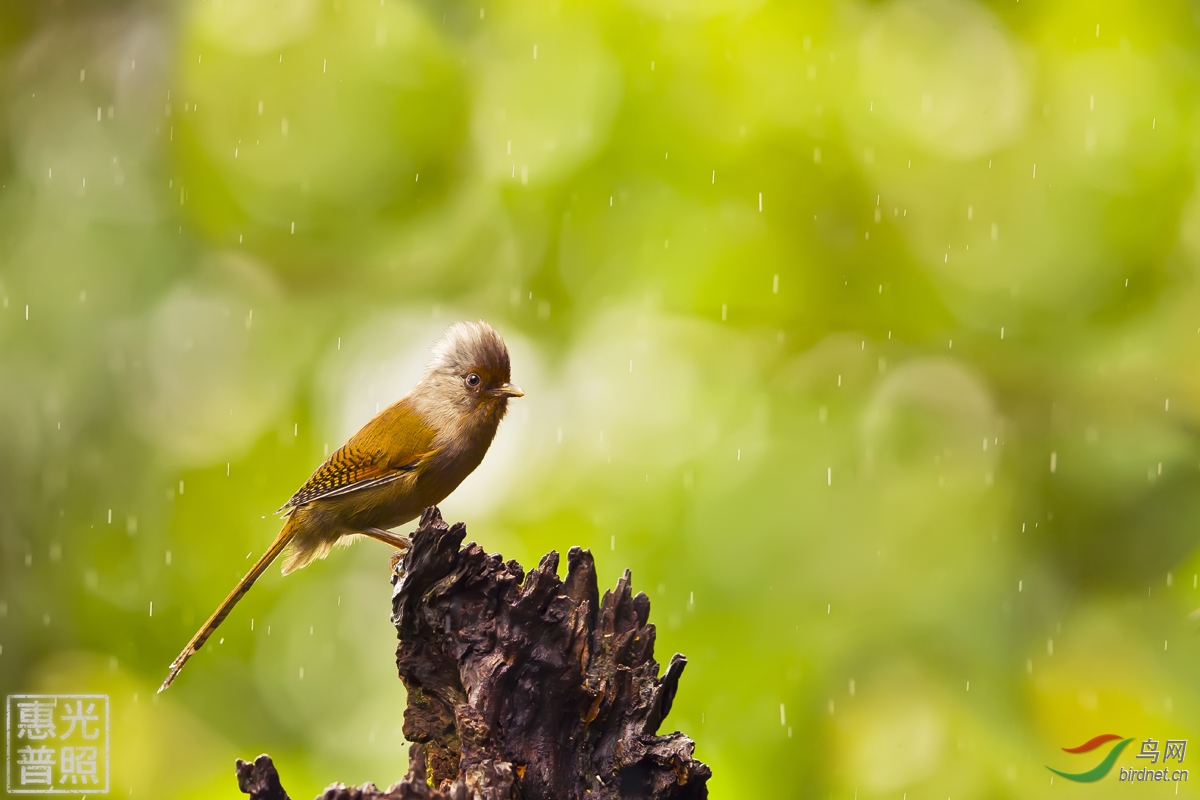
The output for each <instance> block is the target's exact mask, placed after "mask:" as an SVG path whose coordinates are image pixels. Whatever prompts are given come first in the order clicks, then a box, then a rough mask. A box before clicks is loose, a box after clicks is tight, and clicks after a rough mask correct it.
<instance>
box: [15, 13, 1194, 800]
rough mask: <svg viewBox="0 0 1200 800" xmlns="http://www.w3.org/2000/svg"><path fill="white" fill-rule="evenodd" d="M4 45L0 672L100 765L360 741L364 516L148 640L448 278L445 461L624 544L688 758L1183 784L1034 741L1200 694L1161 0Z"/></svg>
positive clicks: (1177, 176) (1189, 235)
mask: <svg viewBox="0 0 1200 800" xmlns="http://www.w3.org/2000/svg"><path fill="white" fill-rule="evenodd" d="M0 64H2V75H3V84H2V96H0V184H2V188H0V687H2V688H3V689H4V691H5V693H6V694H10V693H18V692H19V693H30V692H71V693H83V692H101V693H107V694H109V695H110V696H111V698H112V706H113V729H112V730H113V740H112V750H111V755H112V770H113V787H114V788H113V794H114V796H120V797H129V796H132V797H144V798H147V797H148V798H180V799H182V798H213V797H229V798H236V797H241V796H242V795H240V794H239V793H238V792H237V788H236V784H235V781H234V779H233V771H232V766H233V760H234V759H235V758H237V757H243V758H245V757H252V756H254V755H256V754H258V753H260V752H264V751H266V752H270V753H271V754H272V755H273V756H274V757H275V759H276V762H277V763H278V764H279V766H280V769H281V771H282V773H283V776H284V779H285V785H286V786H287V787H288V789H289V791H290V792H291V794H292V796H293V797H296V798H304V797H311V796H314V795H315V794H316V793H317V792H318V791H320V790H321V789H322V788H323V787H324V786H325V785H326V784H328V783H330V782H332V781H334V780H342V781H346V782H354V783H360V782H364V781H368V780H371V781H375V782H377V783H379V784H380V785H386V784H388V783H390V782H392V781H394V780H397V779H399V778H400V777H401V776H402V775H403V773H404V771H405V754H406V747H405V745H404V742H403V738H402V736H401V733H400V725H401V709H402V708H403V704H404V697H403V689H402V687H401V686H400V684H399V682H398V681H397V680H396V678H395V669H394V664H393V658H392V653H393V650H394V646H395V642H394V630H393V629H392V628H391V627H390V626H389V624H388V618H387V617H388V610H389V604H388V598H389V596H390V586H389V585H388V580H387V556H388V553H387V551H386V548H384V547H383V546H382V545H379V544H377V543H374V542H366V543H361V544H357V545H355V546H354V547H352V548H350V549H348V550H339V551H337V552H336V553H334V555H333V556H331V557H330V558H329V559H328V560H327V561H324V562H320V563H317V564H314V565H313V566H311V567H309V568H307V569H305V570H303V571H302V572H299V573H297V574H295V575H292V576H289V577H288V578H287V579H286V580H284V579H281V578H280V576H279V574H278V571H277V570H271V571H270V573H269V574H268V575H267V576H266V577H265V578H264V579H263V580H261V581H260V582H259V584H258V585H257V587H256V588H255V589H254V591H253V592H252V593H251V594H250V595H249V596H248V597H247V599H246V600H244V601H243V603H242V604H241V605H240V606H239V607H238V609H237V611H236V612H235V613H234V614H233V616H232V617H231V618H230V619H229V621H228V622H227V623H226V624H225V626H224V627H223V628H222V629H221V632H220V634H219V635H218V637H217V638H215V639H214V640H212V641H210V643H209V645H208V646H207V647H206V648H205V649H204V650H203V651H202V652H201V653H200V655H199V656H197V657H196V658H195V659H194V660H193V661H192V662H191V664H190V665H189V667H188V669H187V670H185V672H184V673H183V674H182V676H181V678H180V680H179V681H178V682H177V683H176V684H175V686H174V687H173V688H172V689H171V690H170V691H169V692H167V693H165V694H163V695H155V693H154V690H155V688H156V687H157V685H158V683H159V681H160V680H161V679H162V678H163V676H164V674H165V669H166V666H167V664H168V663H169V662H170V661H171V659H172V658H173V657H174V656H175V654H176V653H177V652H178V650H179V649H180V647H181V646H182V645H183V643H184V642H185V641H186V640H187V638H188V637H189V636H190V635H191V634H192V632H193V631H194V629H195V628H196V627H197V625H198V624H199V623H200V622H201V621H202V620H203V619H204V618H205V617H206V616H207V614H208V613H209V612H210V610H211V608H212V607H213V606H214V605H215V604H216V603H217V602H218V601H219V600H220V599H221V598H222V597H223V596H224V595H225V593H226V592H227V591H228V590H229V588H231V586H232V585H233V583H234V582H235V581H236V579H237V578H238V577H239V576H240V575H241V573H242V572H243V571H244V570H245V569H246V567H247V566H248V559H252V558H254V557H257V555H258V554H259V553H260V552H261V551H262V550H263V549H264V548H265V547H266V545H267V544H268V543H269V541H270V540H271V539H272V537H273V536H274V534H275V533H276V531H277V527H278V521H277V520H276V519H275V518H273V517H272V516H271V514H270V512H271V511H272V510H273V509H274V508H276V507H278V506H279V505H280V504H281V503H282V502H283V501H284V500H285V499H286V498H287V497H288V496H289V495H290V494H291V492H292V491H293V490H294V489H295V488H296V487H297V486H298V485H299V484H300V483H301V482H302V481H303V480H304V479H305V478H306V477H307V476H308V474H309V473H310V472H311V471H312V470H313V469H314V468H315V467H316V466H317V465H318V464H319V463H320V461H321V460H322V458H323V456H324V455H325V454H326V453H328V452H329V451H330V450H331V449H332V448H334V447H336V446H338V445H339V444H340V443H341V442H342V441H343V440H344V439H345V437H347V436H348V435H349V434H351V433H352V432H353V431H354V430H356V429H357V427H358V426H359V425H361V424H362V423H363V422H365V421H366V419H368V418H369V417H370V416H371V414H372V413H373V412H374V411H375V409H376V408H379V407H381V406H382V405H386V404H387V403H390V402H392V401H393V400H395V399H396V398H398V397H399V396H400V395H402V394H403V393H404V392H405V391H407V389H408V387H409V386H410V385H411V384H412V382H413V381H414V380H415V379H416V377H417V376H418V375H419V374H420V370H421V368H422V365H423V363H424V361H425V359H426V357H427V352H428V347H429V345H430V344H431V343H432V342H433V341H434V340H435V339H436V338H437V336H438V335H439V334H440V332H441V330H442V329H443V328H444V327H445V326H447V325H448V324H450V323H451V322H453V321H454V320H457V319H461V318H468V319H473V318H480V317H482V318H485V319H487V320H489V321H490V322H492V323H493V324H494V325H496V326H497V327H498V328H499V329H500V330H501V331H502V333H503V334H504V335H505V337H506V338H507V340H508V342H509V344H510V349H511V351H512V356H513V377H514V380H515V381H516V382H518V383H519V384H520V385H521V386H522V387H524V388H525V390H526V392H527V396H526V397H525V398H523V399H521V400H519V401H517V402H515V403H514V404H513V410H512V411H511V413H510V417H509V418H508V419H507V420H506V421H505V423H504V425H503V426H502V428H501V431H500V434H499V436H498V438H497V440H496V442H495V444H494V446H493V447H492V451H491V452H490V453H489V455H488V458H487V459H486V461H485V463H484V465H483V466H482V467H481V468H480V469H479V470H478V471H477V472H476V474H474V475H473V476H472V477H470V478H469V479H468V480H467V481H466V482H465V483H464V484H463V485H462V487H461V488H460V489H459V490H458V491H457V492H455V493H454V495H452V496H451V497H450V498H449V499H448V500H447V501H446V502H445V503H444V504H443V512H444V514H445V515H446V517H447V518H448V519H450V520H463V521H465V522H466V523H467V525H468V530H469V536H470V538H472V539H475V540H477V541H479V542H481V543H483V544H484V546H485V547H486V548H487V549H488V550H490V551H498V552H501V553H503V554H504V555H505V556H506V557H511V558H516V559H519V560H521V561H522V562H524V563H526V564H531V563H535V562H536V560H537V559H538V557H539V556H540V555H541V554H542V553H544V552H546V551H547V550H550V549H557V550H559V551H565V550H566V549H567V548H569V547H571V546H572V545H582V546H585V547H590V548H591V549H592V551H593V552H594V553H595V554H596V556H597V561H598V567H599V571H600V574H601V582H602V584H603V585H612V584H613V583H614V582H615V580H616V578H617V576H618V575H619V574H620V573H621V572H622V571H623V570H624V569H625V568H627V567H628V568H631V569H632V571H633V580H634V585H635V588H639V589H642V590H644V591H646V592H647V594H649V595H650V597H651V599H652V602H653V610H652V614H651V618H652V621H655V622H656V623H657V625H658V635H659V638H658V647H659V656H660V659H661V660H663V661H665V660H666V658H668V657H669V656H670V654H671V653H672V652H674V651H681V652H684V653H686V654H687V655H688V657H689V659H690V663H689V667H688V670H687V673H686V675H685V677H684V680H683V683H682V686H681V691H680V695H679V697H678V700H677V702H676V705H675V710H674V711H673V712H672V715H671V717H670V718H669V719H668V722H667V727H676V728H679V729H681V730H683V731H685V732H686V733H688V734H689V735H690V736H692V737H693V738H694V739H695V740H696V741H697V751H696V752H697V756H698V757H699V758H701V759H702V760H704V761H705V762H707V763H709V764H710V765H711V766H712V768H713V772H714V777H713V779H712V782H711V791H712V796H713V797H714V798H723V799H725V800H728V799H729V798H742V797H797V798H845V800H850V798H854V797H857V798H861V799H862V800H867V799H868V798H896V800H899V799H900V798H901V797H902V796H907V797H909V798H913V799H914V800H916V799H917V798H943V797H954V798H959V797H973V798H1040V797H1049V796H1056V795H1072V796H1075V795H1078V796H1080V797H1082V796H1084V794H1086V795H1087V796H1088V797H1092V798H1102V797H1108V796H1114V797H1115V796H1120V797H1128V796H1131V795H1138V796H1164V797H1165V796H1167V795H1172V796H1174V794H1175V792H1176V791H1178V794H1179V795H1180V796H1193V797H1195V796H1197V795H1198V794H1200V789H1198V787H1197V786H1196V781H1192V782H1191V783H1184V784H1180V785H1179V786H1178V787H1176V786H1175V785H1173V784H1170V785H1162V786H1150V787H1147V786H1142V787H1136V788H1135V787H1130V786H1127V785H1121V784H1119V783H1118V782H1117V780H1116V777H1115V775H1114V776H1110V777H1109V778H1107V779H1105V780H1104V781H1102V782H1100V783H1098V784H1093V785H1090V786H1076V785H1068V784H1066V782H1064V781H1062V780H1061V779H1059V780H1058V781H1057V782H1052V781H1051V780H1050V778H1051V774H1050V773H1049V772H1047V770H1046V769H1045V765H1046V764H1050V765H1051V766H1055V767H1057V768H1059V769H1064V770H1071V771H1074V770H1078V771H1082V770H1083V769H1086V768H1088V767H1090V766H1092V762H1091V761H1089V760H1088V759H1087V758H1086V757H1084V756H1068V755H1066V754H1064V753H1062V751H1061V750H1060V749H1059V748H1062V747H1067V746H1073V745H1077V744H1079V743H1080V742H1082V741H1084V740H1086V739H1088V738H1091V737H1092V736H1094V735H1096V734H1099V733H1108V732H1112V733H1117V734H1119V735H1122V736H1129V737H1137V738H1138V739H1139V740H1140V739H1145V738H1157V739H1159V740H1163V739H1166V738H1190V739H1195V738H1200V636H1198V635H1197V631H1196V623H1193V622H1191V621H1189V619H1188V614H1189V612H1190V611H1191V610H1192V609H1194V608H1196V607H1198V606H1200V589H1198V588H1197V582H1198V578H1197V577H1196V576H1197V574H1198V573H1200V548H1198V545H1200V369H1198V366H1200V282H1198V280H1197V278H1198V276H1200V192H1198V191H1197V188H1198V185H1197V170H1198V168H1200V114H1198V113H1197V112H1198V111H1200V5H1197V4H1196V3H1195V2H1191V3H1186V2H1169V1H1168V0H1163V2H1158V3H1155V4H1153V5H1149V6H1147V5H1145V4H1141V3H1136V2H1132V0H1129V2H1115V1H1114V2H1099V3H1097V2H1082V1H1076V2H1053V3H1051V2H1034V1H1033V0H1030V1H1029V2H992V3H981V2H972V1H971V0H886V1H885V2H866V1H865V0H831V2H819V3H816V2H814V3H787V2H766V1H765V0H621V1H620V2H618V0H606V2H596V1H589V0H581V1H580V2H574V1H573V0H554V2H541V0H500V1H499V2H494V1H493V0H485V2H483V3H482V4H479V3H476V4H466V3H458V2H452V0H381V1H377V0H272V2H267V1H266V0H196V2H187V3H177V4H168V3H166V2H157V3H156V2H149V1H148V0H147V1H146V2H99V1H98V0H96V1H93V2H85V1H83V0H80V2H70V3H34V2H29V3H8V4H5V5H3V6H2V7H0ZM151 604H153V612H152V613H151ZM252 621H253V630H251V625H252ZM1197 747H1200V743H1198V744H1197ZM1137 751H1138V747H1137V746H1133V747H1130V748H1128V749H1127V750H1126V752H1125V754H1124V755H1123V756H1122V757H1121V760H1120V761H1119V762H1118V764H1119V765H1123V766H1139V767H1140V766H1144V765H1145V762H1143V761H1139V760H1138V759H1137V758H1136V753H1137ZM1198 757H1200V756H1195V755H1192V756H1190V757H1189V759H1188V760H1189V761H1192V760H1194V759H1196V758H1198ZM1085 761H1086V762H1087V763H1084V762H1085ZM1184 766H1190V764H1188V763H1185V765H1184ZM1072 793H1074V794H1072Z"/></svg>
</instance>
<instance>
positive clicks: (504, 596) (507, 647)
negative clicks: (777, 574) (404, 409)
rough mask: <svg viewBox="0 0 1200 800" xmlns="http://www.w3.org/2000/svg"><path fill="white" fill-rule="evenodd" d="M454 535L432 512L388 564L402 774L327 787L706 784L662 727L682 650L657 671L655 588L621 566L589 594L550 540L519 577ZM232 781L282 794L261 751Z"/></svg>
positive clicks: (527, 795) (666, 789) (596, 788)
mask: <svg viewBox="0 0 1200 800" xmlns="http://www.w3.org/2000/svg"><path fill="white" fill-rule="evenodd" d="M465 536H466V528H465V527H464V526H463V525H462V523H458V524H456V525H454V526H453V527H447V526H446V524H445V522H443V521H442V517H441V514H440V513H438V511H437V509H436V508H434V509H429V510H427V511H426V513H425V515H424V516H423V517H422V519H421V524H420V526H419V527H418V529H417V531H416V532H415V533H414V534H413V537H412V539H413V546H412V547H411V548H410V549H409V550H408V551H407V552H406V553H405V555H404V557H403V559H402V560H400V562H399V564H398V566H397V568H396V570H395V574H394V575H393V584H394V585H395V589H394V591H393V594H392V622H393V623H394V624H395V625H396V631H397V634H398V635H399V640H400V645H399V647H398V648H397V650H396V665H397V667H398V669H399V673H400V679H401V680H402V681H404V685H405V687H406V688H407V689H408V708H407V710H406V711H405V714H404V735H405V736H406V737H407V738H408V739H409V741H411V742H414V744H413V745H412V747H411V748H410V751H409V771H408V776H407V777H406V778H405V779H404V780H403V781H401V782H400V783H398V784H396V785H395V786H393V787H391V788H390V789H389V790H387V791H386V792H383V791H380V790H378V789H376V788H375V787H374V786H372V785H370V784H368V785H367V786H363V787H361V788H347V787H345V786H342V785H341V784H335V785H334V786H331V787H329V788H328V789H326V791H325V793H324V795H322V797H323V798H326V800H385V799H386V800H418V799H419V800H474V799H475V798H479V800H510V799H512V800H516V799H517V798H520V799H521V800H584V798H586V799H587V800H618V798H621V799H624V798H647V800H698V799H699V798H705V797H707V796H708V790H707V786H706V784H707V781H708V778H709V776H710V774H711V773H710V771H709V769H708V767H707V766H705V765H704V764H702V763H700V762H699V761H696V760H695V759H694V758H692V751H693V749H694V744H693V743H692V741H691V740H690V739H688V738H687V737H686V736H684V735H683V734H682V733H678V732H676V733H672V734H669V735H666V736H658V735H657V733H658V728H659V726H660V725H661V724H662V721H663V719H664V718H665V717H666V716H667V714H668V713H669V712H670V710H671V703H672V701H673V700H674V698H675V692H676V690H677V689H678V685H679V677H680V675H681V674H682V673H683V668H684V666H685V665H686V664H687V661H686V659H685V658H684V657H683V656H682V655H679V654H676V655H675V656H673V657H672V658H671V662H670V664H669V665H668V666H667V669H666V672H665V673H664V674H663V676H662V678H659V677H658V663H657V662H656V661H655V660H654V637H655V631H654V626H653V625H650V624H649V623H648V622H647V619H648V617H649V615H650V600H649V598H647V597H646V595H645V594H642V593H638V594H637V595H633V594H632V592H631V590H630V577H629V572H628V571H626V572H625V575H624V576H623V577H622V578H621V579H620V580H619V581H617V586H616V589H615V590H613V591H607V592H605V594H604V599H603V600H600V599H599V593H598V590H597V584H596V570H595V565H594V563H593V561H592V556H591V554H590V553H589V552H588V551H586V550H581V549H579V548H572V549H571V551H570V553H568V555H567V576H566V579H565V580H562V579H560V578H559V577H558V575H557V569H558V565H559V557H558V554H557V553H555V552H551V553H549V554H547V555H546V556H544V557H543V558H542V561H541V563H540V564H539V565H538V567H537V568H536V569H534V570H531V571H530V572H529V573H528V574H526V573H525V571H524V569H523V568H522V567H521V565H520V564H518V563H517V562H515V561H508V562H505V561H503V560H502V559H501V558H500V557H499V556H498V555H488V554H486V553H485V552H484V551H483V549H482V548H480V547H479V546H478V545H477V544H474V543H471V544H468V545H467V546H466V547H465V548H464V547H461V545H462V541H463V539H464V538H465ZM238 784H239V786H240V787H241V788H242V791H244V792H247V793H248V794H250V795H251V796H252V798H254V800H283V799H284V798H286V797H287V796H286V795H285V794H284V793H283V790H282V789H281V788H279V778H278V775H277V774H276V772H275V768H274V766H273V765H272V764H271V762H270V759H269V758H267V757H266V756H260V757H259V758H258V760H257V761H256V762H255V763H254V764H253V765H249V764H245V762H241V761H239V762H238ZM254 787H263V788H261V789H259V791H258V792H257V793H256V792H255V791H254ZM272 792H276V793H272Z"/></svg>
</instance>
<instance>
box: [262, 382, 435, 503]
mask: <svg viewBox="0 0 1200 800" xmlns="http://www.w3.org/2000/svg"><path fill="white" fill-rule="evenodd" d="M433 438H434V431H433V429H432V428H430V427H429V426H427V425H426V424H425V423H424V421H423V420H422V419H421V418H420V416H419V415H418V414H417V413H416V412H414V411H413V410H412V409H411V408H410V407H408V405H407V404H405V403H403V401H402V402H401V403H397V404H396V405H393V406H391V407H390V408H388V409H386V410H384V411H383V412H381V413H380V414H378V415H377V416H376V417H375V418H374V419H372V420H371V421H370V422H368V423H367V424H366V425H364V426H363V428H362V430H360V431H359V432H358V433H356V434H355V435H354V436H352V437H351V438H350V441H348V442H346V444H344V445H342V447H340V448H338V449H337V450H336V451H334V453H333V454H332V455H331V456H329V458H328V459H326V461H325V463H324V464H322V465H321V466H320V467H319V468H318V469H317V471H316V472H314V473H313V474H312V477H310V478H309V479H308V480H307V481H306V482H305V484H304V485H303V486H301V487H300V490H299V491H297V492H296V493H295V494H294V495H292V497H291V499H290V500H288V501H287V502H286V503H284V504H283V507H282V508H280V509H279V510H278V511H276V512H275V513H276V514H282V513H284V512H287V511H291V510H292V509H294V508H298V507H300V506H302V505H305V504H306V503H311V502H313V501H314V500H321V499H324V498H327V497H336V496H338V495H343V494H349V493H350V492H357V491H361V490H363V489H369V488H371V487H373V486H381V485H383V484H385V483H391V482H392V481H394V480H396V479H398V478H401V477H403V476H404V475H406V474H409V473H411V472H412V471H413V470H415V469H416V468H417V466H418V465H419V464H420V463H421V460H422V459H423V458H425V457H426V456H428V455H429V454H430V452H431V451H432V446H433Z"/></svg>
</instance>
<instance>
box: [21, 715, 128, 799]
mask: <svg viewBox="0 0 1200 800" xmlns="http://www.w3.org/2000/svg"><path fill="white" fill-rule="evenodd" d="M7 705H8V708H7V713H6V714H5V741H6V755H7V759H6V762H5V764H6V769H7V783H6V788H7V789H8V791H9V793H10V794H104V793H106V792H108V789H109V785H108V697H107V696H106V695H100V694H77V695H34V694H15V695H9V696H8V699H7Z"/></svg>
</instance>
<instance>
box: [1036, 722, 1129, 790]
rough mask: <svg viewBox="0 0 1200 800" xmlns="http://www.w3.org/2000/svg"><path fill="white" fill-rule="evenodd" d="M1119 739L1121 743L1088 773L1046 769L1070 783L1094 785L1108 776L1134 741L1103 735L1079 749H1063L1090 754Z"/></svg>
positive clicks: (1049, 767)
mask: <svg viewBox="0 0 1200 800" xmlns="http://www.w3.org/2000/svg"><path fill="white" fill-rule="evenodd" d="M1117 739H1120V740H1121V741H1119V742H1117V744H1116V745H1114V746H1113V748H1112V749H1111V750H1109V751H1108V755H1106V756H1105V757H1104V760H1103V761H1101V762H1100V763H1099V764H1097V765H1096V766H1094V767H1092V768H1091V769H1089V770H1088V771H1087V772H1061V771H1059V770H1056V769H1055V768H1054V767H1051V766H1047V767H1046V769H1048V770H1050V771H1051V772H1053V773H1054V774H1055V775H1059V776H1061V777H1063V778H1066V779H1067V780H1069V781H1075V782H1076V783H1092V782H1094V781H1098V780H1100V779H1101V778H1103V777H1104V776H1105V775H1107V774H1108V771H1109V770H1110V769H1112V767H1113V764H1115V763H1116V761H1117V756H1119V755H1121V751H1122V750H1124V749H1125V747H1126V746H1127V745H1128V744H1129V743H1130V742H1132V741H1133V739H1132V738H1130V739H1123V738H1122V737H1120V736H1117V735H1116V734H1115V733H1102V734H1100V735H1099V736H1096V737H1094V738H1092V739H1088V740H1087V741H1086V742H1084V743H1083V744H1081V745H1079V746H1078V747H1064V748H1063V750H1064V751H1065V752H1067V753H1090V752H1092V751H1093V750H1095V749H1096V748H1097V747H1100V745H1103V744H1108V743H1109V742H1112V741H1116V740H1117Z"/></svg>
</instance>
